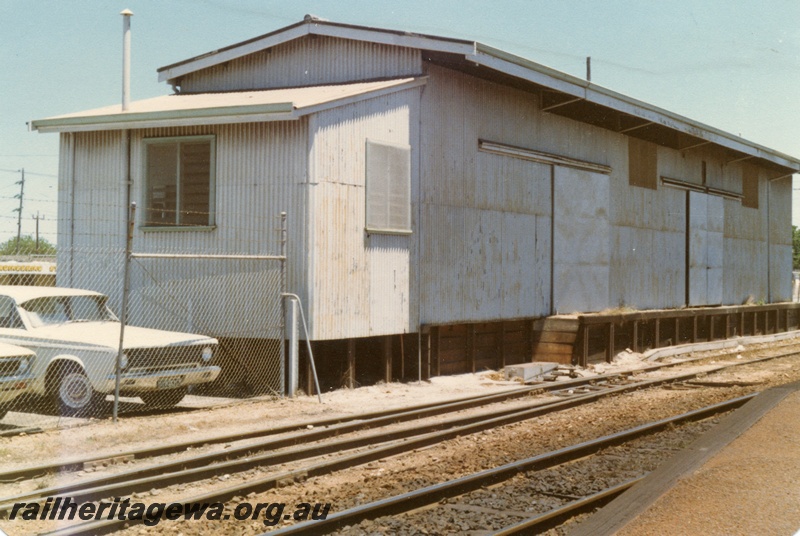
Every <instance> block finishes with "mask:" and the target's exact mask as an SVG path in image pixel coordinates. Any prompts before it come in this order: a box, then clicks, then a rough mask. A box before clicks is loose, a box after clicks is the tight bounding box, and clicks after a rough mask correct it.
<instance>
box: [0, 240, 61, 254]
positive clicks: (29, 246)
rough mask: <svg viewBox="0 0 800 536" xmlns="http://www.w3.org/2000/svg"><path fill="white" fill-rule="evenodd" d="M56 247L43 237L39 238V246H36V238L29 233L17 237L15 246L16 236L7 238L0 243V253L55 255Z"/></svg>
mask: <svg viewBox="0 0 800 536" xmlns="http://www.w3.org/2000/svg"><path fill="white" fill-rule="evenodd" d="M55 253H56V247H55V246H54V245H53V244H51V243H50V242H48V241H47V240H46V239H44V238H39V248H38V249H37V248H36V239H35V238H33V237H32V236H30V235H27V236H22V237H20V239H19V248H17V237H14V238H9V239H8V240H6V241H5V242H3V243H2V244H0V255H55Z"/></svg>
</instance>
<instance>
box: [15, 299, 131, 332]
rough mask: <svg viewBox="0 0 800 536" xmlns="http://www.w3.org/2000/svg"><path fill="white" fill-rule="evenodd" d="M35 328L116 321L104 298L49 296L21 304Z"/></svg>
mask: <svg viewBox="0 0 800 536" xmlns="http://www.w3.org/2000/svg"><path fill="white" fill-rule="evenodd" d="M20 308H21V309H24V310H25V311H26V312H27V313H28V318H29V319H30V322H31V325H32V326H33V327H35V328H38V327H42V326H52V325H55V324H65V323H67V322H104V321H109V320H112V321H113V320H116V317H115V316H114V315H113V314H112V313H111V311H109V310H108V308H107V307H106V305H105V297H104V296H48V297H45V298H36V299H33V300H28V301H26V302H25V303H22V304H20Z"/></svg>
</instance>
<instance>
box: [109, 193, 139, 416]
mask: <svg viewBox="0 0 800 536" xmlns="http://www.w3.org/2000/svg"><path fill="white" fill-rule="evenodd" d="M135 221H136V203H135V202H134V203H131V205H130V208H129V210H128V222H127V227H126V229H127V235H126V238H125V261H124V264H123V268H122V269H123V272H122V305H121V308H122V310H121V311H120V318H119V348H118V349H117V362H116V366H115V369H114V422H115V423H116V422H117V415H118V414H119V379H120V378H119V377H120V375H121V374H122V354H123V351H124V348H123V341H124V339H125V324H126V323H127V322H128V293H129V291H130V289H129V287H130V265H131V253H132V245H133V226H134V222H135Z"/></svg>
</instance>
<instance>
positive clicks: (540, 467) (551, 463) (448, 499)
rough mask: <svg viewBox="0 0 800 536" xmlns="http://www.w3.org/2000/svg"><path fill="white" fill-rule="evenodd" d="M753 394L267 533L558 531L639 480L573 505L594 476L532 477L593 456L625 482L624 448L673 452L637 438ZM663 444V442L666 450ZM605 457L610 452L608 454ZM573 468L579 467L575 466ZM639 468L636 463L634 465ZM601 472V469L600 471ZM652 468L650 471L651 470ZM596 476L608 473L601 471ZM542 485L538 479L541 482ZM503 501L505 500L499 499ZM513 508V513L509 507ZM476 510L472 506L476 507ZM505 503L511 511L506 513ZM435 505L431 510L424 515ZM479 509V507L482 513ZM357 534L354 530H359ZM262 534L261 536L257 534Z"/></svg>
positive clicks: (712, 412) (699, 429)
mask: <svg viewBox="0 0 800 536" xmlns="http://www.w3.org/2000/svg"><path fill="white" fill-rule="evenodd" d="M755 396H756V395H755V394H750V395H746V396H742V397H737V398H735V399H732V400H729V401H726V402H722V403H718V404H713V405H711V406H707V407H704V408H700V409H698V410H695V411H691V412H688V413H683V414H680V415H676V416H674V417H670V418H666V419H660V420H658V421H655V422H652V423H647V424H644V425H641V426H637V427H634V428H631V429H628V430H625V431H622V432H619V433H615V434H611V435H607V436H604V437H600V438H597V439H593V440H590V441H585V442H582V443H579V444H576V445H572V446H569V447H565V448H562V449H558V450H556V451H552V452H547V453H544V454H540V455H537V456H532V457H530V458H526V459H523V460H519V461H514V462H512V463H508V464H505V465H502V466H500V467H496V468H493V469H488V470H484V471H480V472H478V473H474V474H471V475H467V476H464V477H461V478H457V479H453V480H449V481H446V482H442V483H440V484H436V485H433V486H428V487H425V488H422V489H417V490H414V491H410V492H407V493H403V494H400V495H397V496H393V497H389V498H386V499H381V500H379V501H374V502H371V503H368V504H365V505H362V506H359V507H356V508H351V509H348V510H345V511H342V512H337V513H335V514H333V515H330V516H328V517H327V518H326V519H323V520H315V521H309V522H303V523H298V524H296V525H293V526H289V527H285V528H283V529H279V530H277V531H272V532H269V533H268V534H270V535H276V536H277V535H281V536H284V535H293V536H294V535H311V534H314V535H316V534H328V533H332V532H334V531H336V530H339V529H341V528H343V527H349V530H348V532H349V533H355V534H358V533H364V534H374V533H382V532H391V533H393V534H412V533H415V532H417V531H419V530H423V531H424V532H433V533H436V532H438V531H443V530H448V529H449V530H450V531H452V530H453V529H456V530H457V529H459V528H460V529H461V530H463V531H468V530H475V527H473V526H471V525H470V524H468V523H467V522H466V521H461V523H463V526H460V527H459V526H458V523H459V521H456V522H455V523H456V526H455V527H452V526H449V527H448V526H447V525H448V524H452V521H446V522H443V523H439V524H438V525H437V521H438V520H437V518H440V519H448V520H449V519H452V518H453V512H454V511H455V512H457V513H460V514H462V516H463V515H464V514H465V513H471V514H477V515H478V516H479V517H480V518H481V519H480V521H479V523H482V524H486V523H487V520H486V516H487V515H492V514H493V515H495V516H497V517H500V518H501V519H505V518H508V517H511V518H514V517H526V518H527V519H525V520H524V521H522V522H519V523H509V524H508V526H507V527H505V528H503V529H501V530H500V531H499V532H498V533H499V534H523V533H530V531H531V530H533V529H537V530H543V529H544V528H550V527H551V526H553V525H555V524H560V523H561V522H563V521H564V520H565V519H567V518H569V517H571V516H573V515H575V513H576V512H582V511H585V510H586V509H587V508H595V507H597V506H598V505H600V504H602V503H604V502H606V501H608V500H610V499H612V498H613V497H615V496H616V495H618V494H619V493H621V492H622V491H624V490H626V489H628V488H629V487H630V486H632V485H633V484H635V483H636V482H638V481H639V480H640V479H641V478H643V477H644V474H639V475H636V476H634V477H630V478H624V477H623V478H622V479H621V480H622V482H618V483H615V484H613V485H612V486H609V487H607V488H603V489H601V490H597V491H594V490H593V491H592V492H591V493H586V494H585V495H584V496H580V497H576V496H575V495H574V493H575V491H573V490H574V488H576V487H579V486H581V485H584V486H587V488H589V489H591V488H592V484H596V481H597V480H598V477H596V475H595V474H590V473H589V471H584V470H582V469H581V470H578V471H575V470H573V474H581V475H582V476H583V477H584V479H585V480H586V482H581V483H580V484H576V482H574V481H573V482H571V483H570V490H568V491H564V492H561V493H558V492H553V491H548V490H542V489H539V490H537V489H536V486H535V485H531V480H533V479H535V478H536V476H538V475H541V473H543V472H544V471H547V470H553V469H555V468H559V469H560V470H561V471H563V469H561V468H563V467H564V466H565V465H566V464H570V463H582V464H584V465H598V462H597V460H594V459H591V458H588V459H587V457H590V456H601V457H603V456H604V457H606V458H610V459H613V460H615V462H616V463H614V464H613V465H614V466H615V467H614V468H613V469H611V472H614V473H616V474H617V475H625V473H626V471H625V470H624V469H621V468H622V467H624V465H625V464H626V463H627V461H626V460H627V459H628V458H629V457H628V456H626V455H625V454H619V452H618V451H619V450H620V449H621V448H622V447H628V449H630V448H631V447H630V445H631V444H634V443H636V442H638V443H639V445H634V446H633V447H632V448H634V449H637V450H640V451H641V450H643V449H646V450H649V451H651V453H650V454H651V457H653V458H654V461H653V462H652V464H651V465H653V466H654V465H656V464H657V463H658V462H660V461H661V460H663V458H664V457H665V456H667V455H671V454H672V453H673V452H674V450H673V449H672V448H666V449H665V448H664V443H665V439H664V438H663V437H662V438H659V439H658V441H657V442H655V443H654V442H653V441H652V438H646V439H645V440H642V437H643V436H652V435H655V434H659V433H660V434H663V435H667V436H669V435H670V434H671V435H679V436H680V441H685V439H686V435H687V434H686V433H685V430H680V429H669V430H667V431H666V432H665V430H666V429H668V428H670V427H673V426H676V425H681V424H683V423H687V422H696V421H702V420H705V419H708V418H709V417H714V416H717V415H720V414H722V413H725V412H728V411H731V410H733V409H736V408H738V407H740V406H741V405H743V404H744V403H746V402H747V401H749V400H751V399H752V398H753V397H755ZM695 428H697V430H695V431H694V433H693V434H691V435H694V436H696V435H699V434H700V433H701V432H702V431H705V430H706V429H707V428H708V425H706V426H695ZM668 441H669V440H667V442H668ZM613 449H617V450H616V451H615V450H613ZM578 460H580V461H578ZM640 463H641V462H640ZM601 465H602V464H601ZM653 468H654V467H653ZM603 469H604V470H605V471H606V472H609V468H608V465H606V466H604V467H603ZM617 479H618V480H619V479H620V478H619V477H617ZM542 480H545V481H546V479H542ZM510 481H516V482H513V483H512V485H509V486H507V487H508V488H510V489H508V490H504V489H502V487H501V486H499V485H500V484H503V485H505V484H507V483H508V482H510ZM504 495H505V496H504ZM520 495H521V496H523V497H524V501H519V500H518V499H519V497H520ZM537 496H541V497H547V498H550V499H556V500H555V501H550V502H551V503H552V502H555V503H557V504H558V506H555V507H553V508H551V509H548V510H547V511H545V512H543V513H540V514H538V515H532V513H531V512H526V511H523V510H522V508H520V507H519V506H518V505H519V504H520V503H526V504H530V503H531V502H534V503H536V498H537ZM515 502H516V505H517V506H516V508H515V505H514V503H515ZM476 503H477V504H476ZM509 503H510V504H511V506H509ZM431 505H435V506H436V507H435V508H430V506H431ZM482 505H486V506H482ZM420 509H424V511H423V512H422V513H419V512H418V513H417V514H416V517H417V518H418V519H417V520H416V523H415V520H414V519H413V516H409V517H411V519H402V518H400V517H399V516H400V515H401V514H406V513H408V512H412V511H415V510H417V511H418V510H420ZM386 516H391V519H389V520H384V521H383V523H381V520H380V518H383V517H386ZM375 519H378V520H379V521H378V522H373V523H372V524H370V525H369V526H366V527H363V529H362V528H361V527H359V526H358V524H359V523H362V522H363V521H365V520H375ZM359 529H361V530H359ZM265 534H267V533H265Z"/></svg>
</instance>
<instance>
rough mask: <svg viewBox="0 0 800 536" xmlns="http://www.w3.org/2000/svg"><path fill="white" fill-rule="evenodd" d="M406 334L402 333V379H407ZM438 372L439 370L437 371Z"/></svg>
mask: <svg viewBox="0 0 800 536" xmlns="http://www.w3.org/2000/svg"><path fill="white" fill-rule="evenodd" d="M403 339H404V336H403V334H402V333H401V334H400V379H401V380H405V379H406V346H405V344H404V341H403ZM436 372H437V374H438V372H439V371H438V370H437V371H436Z"/></svg>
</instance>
